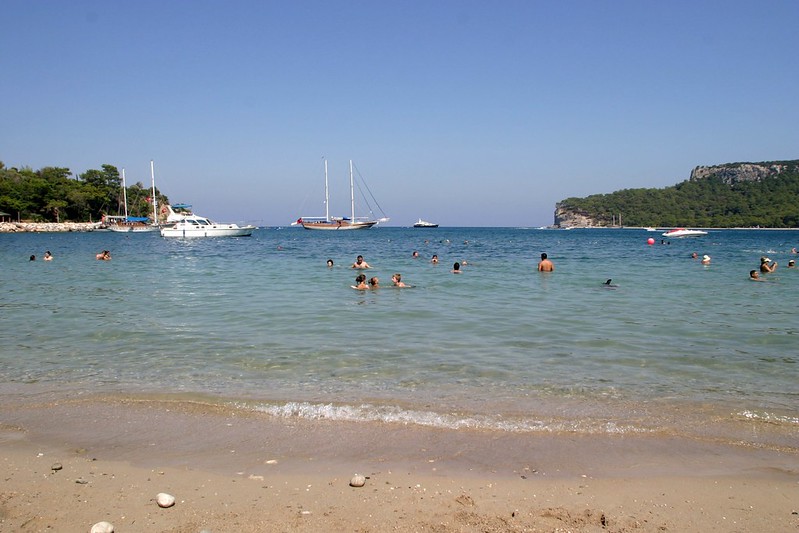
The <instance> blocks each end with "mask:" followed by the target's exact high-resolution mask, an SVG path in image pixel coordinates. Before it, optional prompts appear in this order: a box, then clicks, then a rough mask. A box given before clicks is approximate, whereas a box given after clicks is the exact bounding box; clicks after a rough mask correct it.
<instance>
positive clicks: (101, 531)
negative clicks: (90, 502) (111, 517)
mask: <svg viewBox="0 0 799 533" xmlns="http://www.w3.org/2000/svg"><path fill="white" fill-rule="evenodd" d="M92 533H114V526H113V524H111V523H110V522H97V523H96V524H94V525H93V526H92Z"/></svg>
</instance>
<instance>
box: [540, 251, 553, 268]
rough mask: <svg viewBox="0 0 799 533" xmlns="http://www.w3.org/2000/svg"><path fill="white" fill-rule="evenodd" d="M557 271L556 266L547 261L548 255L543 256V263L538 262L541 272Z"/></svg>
mask: <svg viewBox="0 0 799 533" xmlns="http://www.w3.org/2000/svg"><path fill="white" fill-rule="evenodd" d="M554 270H555V265H553V264H552V261H550V260H549V259H547V254H546V253H543V254H541V261H539V262H538V271H539V272H553V271H554Z"/></svg>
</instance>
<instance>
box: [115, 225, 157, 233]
mask: <svg viewBox="0 0 799 533" xmlns="http://www.w3.org/2000/svg"><path fill="white" fill-rule="evenodd" d="M108 229H109V231H114V232H117V233H152V232H154V231H158V230H160V229H161V228H160V227H159V226H156V225H153V224H138V225H135V224H111V225H109V226H108Z"/></svg>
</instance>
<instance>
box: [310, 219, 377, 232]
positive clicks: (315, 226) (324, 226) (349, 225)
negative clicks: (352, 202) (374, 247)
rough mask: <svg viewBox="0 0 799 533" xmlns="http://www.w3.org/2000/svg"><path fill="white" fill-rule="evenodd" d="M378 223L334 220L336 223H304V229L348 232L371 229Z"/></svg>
mask: <svg viewBox="0 0 799 533" xmlns="http://www.w3.org/2000/svg"><path fill="white" fill-rule="evenodd" d="M376 224H377V221H376V220H374V221H372V220H370V221H368V222H350V221H348V220H334V221H326V220H324V221H319V222H303V223H302V227H303V228H305V229H310V230H328V231H348V230H356V229H369V228H371V227H372V226H374V225H376Z"/></svg>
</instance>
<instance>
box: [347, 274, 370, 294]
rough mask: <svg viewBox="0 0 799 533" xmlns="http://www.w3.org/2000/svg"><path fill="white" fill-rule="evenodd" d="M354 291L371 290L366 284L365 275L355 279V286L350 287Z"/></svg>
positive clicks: (359, 275)
mask: <svg viewBox="0 0 799 533" xmlns="http://www.w3.org/2000/svg"><path fill="white" fill-rule="evenodd" d="M350 286H351V287H352V288H353V289H355V290H358V291H365V290H367V289H368V288H369V286H368V285H367V284H366V276H365V275H364V274H358V276H357V277H356V278H355V285H350Z"/></svg>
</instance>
